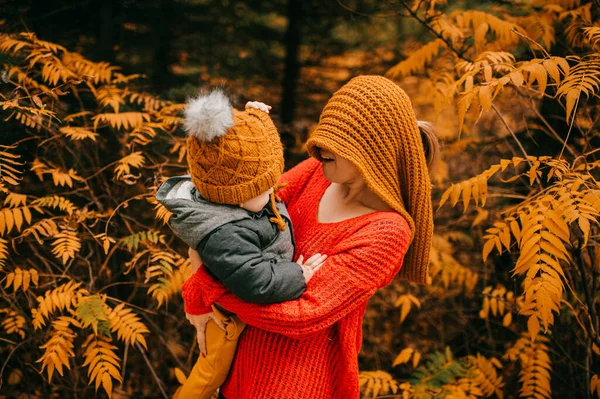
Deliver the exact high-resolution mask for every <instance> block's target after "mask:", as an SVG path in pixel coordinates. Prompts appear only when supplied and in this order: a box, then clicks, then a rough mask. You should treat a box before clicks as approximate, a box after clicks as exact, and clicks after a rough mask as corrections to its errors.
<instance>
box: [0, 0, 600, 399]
mask: <svg viewBox="0 0 600 399" xmlns="http://www.w3.org/2000/svg"><path fill="white" fill-rule="evenodd" d="M502 4H504V3H502ZM397 7H398V11H399V12H403V13H405V14H406V15H407V16H409V17H410V18H411V20H412V21H413V22H414V23H417V24H419V25H420V26H422V27H423V28H424V29H426V30H427V31H428V32H429V36H428V37H429V39H430V40H428V41H425V42H424V43H420V42H416V41H415V40H414V39H410V40H409V41H407V42H406V43H405V45H404V46H403V48H405V49H407V50H405V54H403V55H404V57H403V60H401V61H400V60H399V62H398V63H397V64H396V65H394V66H392V67H391V68H389V70H388V71H387V76H388V77H390V78H392V79H394V80H396V81H398V83H399V84H400V85H401V86H402V87H405V88H406V89H407V91H408V92H409V94H410V95H411V98H412V99H413V102H414V104H415V107H416V109H417V113H418V114H419V115H420V117H422V118H427V119H431V120H433V121H434V122H435V123H436V125H437V126H438V128H439V130H440V135H441V137H442V138H443V140H444V142H445V145H446V146H445V151H444V152H445V160H444V161H443V162H442V164H441V165H440V167H439V169H438V171H437V172H436V174H435V175H434V176H433V177H434V179H433V180H434V181H435V183H436V188H437V191H436V194H435V197H434V205H435V206H436V208H437V212H436V235H435V236H434V245H433V250H432V253H431V266H430V274H431V277H432V284H431V285H429V286H426V287H418V286H415V285H411V284H409V283H407V282H404V281H394V282H392V284H391V285H390V286H389V287H387V288H385V289H383V290H381V291H380V292H378V293H377V294H376V295H375V297H374V298H373V300H372V301H371V304H370V306H369V308H368V309H367V312H366V315H365V327H364V332H365V334H364V335H365V337H364V338H365V342H364V346H363V351H362V353H361V366H362V368H363V371H362V372H361V380H360V381H361V386H362V391H363V394H364V397H366V398H375V397H378V396H382V397H398V398H442V397H447V398H488V397H498V398H500V397H504V396H505V395H508V396H509V397H523V398H528V397H535V398H550V397H599V398H600V377H599V375H600V369H599V367H600V300H599V299H598V298H599V295H598V293H599V292H600V279H599V277H600V247H599V243H598V231H599V230H598V220H599V219H600V184H599V183H598V181H597V178H598V172H599V169H600V160H598V158H597V147H598V141H599V135H598V131H597V124H598V116H599V113H598V110H599V108H598V102H597V96H598V92H599V91H600V47H599V46H600V27H598V26H595V24H594V22H593V21H594V19H593V18H592V15H593V13H594V12H598V10H596V9H595V8H594V7H595V6H594V2H591V1H590V2H585V1H580V0H553V1H533V2H529V3H526V4H525V3H524V4H520V3H519V4H517V3H514V4H511V6H510V7H508V6H504V5H495V6H492V7H487V8H485V9H483V8H482V9H477V10H475V9H472V10H462V9H454V8H450V7H448V6H447V5H446V4H445V2H444V1H434V0H432V1H419V2H414V3H413V2H404V1H401V2H398V4H397ZM559 43H560V46H558V44H559ZM554 50H556V53H553V51H554ZM0 52H1V53H2V54H3V55H5V56H6V61H5V64H4V66H3V72H2V82H3V83H2V86H0V87H1V90H0V95H1V98H0V107H1V108H2V111H0V112H1V114H2V117H3V120H4V122H3V123H4V127H3V131H4V132H6V133H4V134H5V135H7V137H8V138H9V139H10V143H4V144H2V145H0V168H1V177H2V180H1V182H0V191H1V192H2V197H3V198H4V201H3V202H2V203H3V207H2V209H0V278H1V279H2V286H1V288H0V290H1V291H0V292H1V294H2V295H1V298H0V353H1V354H2V355H1V356H0V358H2V359H4V360H2V361H0V362H1V363H2V365H0V384H2V385H0V388H1V389H2V390H4V389H7V392H10V393H15V392H20V391H24V388H23V387H24V386H25V385H24V384H27V385H28V387H29V388H28V389H29V390H28V391H27V392H28V394H30V395H32V396H36V397H46V396H49V395H56V396H59V397H62V396H63V395H64V394H65V392H73V391H76V392H78V393H79V395H80V396H84V397H87V396H90V395H92V392H100V395H103V393H102V392H105V393H106V394H108V396H111V395H112V396H113V397H116V396H119V397H139V396H143V395H148V396H153V395H154V396H158V394H156V392H157V390H156V386H157V384H158V387H159V389H158V391H160V392H161V394H162V395H163V396H164V395H168V394H169V393H171V392H172V391H173V389H174V388H175V386H176V385H177V384H178V382H177V380H179V381H180V380H181V379H182V378H183V373H182V371H181V369H186V368H187V369H188V370H189V366H190V364H191V363H190V361H191V360H190V358H188V359H187V360H186V359H185V358H186V357H188V356H187V352H188V350H187V348H192V345H193V339H192V338H191V337H192V334H191V327H188V326H186V324H185V323H186V322H185V318H184V317H183V310H182V307H181V301H180V299H179V298H178V296H179V291H180V287H181V284H182V283H183V281H185V279H186V278H187V277H188V276H189V274H190V270H189V262H188V260H187V259H186V258H185V254H186V252H185V248H184V247H183V246H182V243H181V242H179V241H178V240H176V239H175V238H174V237H173V235H172V234H170V232H169V229H168V227H167V226H166V225H165V224H166V223H167V222H168V219H169V217H170V215H169V213H168V211H166V209H164V208H163V207H161V206H160V205H159V204H158V203H156V201H155V200H154V194H155V192H156V188H157V187H158V185H159V184H160V183H161V182H162V181H163V179H164V178H165V177H166V176H171V175H175V174H183V173H185V162H184V159H185V145H184V140H185V139H184V137H183V134H182V132H181V129H180V127H179V126H180V122H181V114H180V111H181V110H182V108H183V106H184V105H183V104H180V103H174V102H170V101H165V100H162V99H160V98H158V97H156V96H153V95H150V94H148V93H145V92H144V91H142V90H140V89H139V86H138V84H137V82H138V81H139V80H140V79H143V77H142V76H140V75H126V74H123V73H122V72H121V71H120V69H119V68H117V67H115V66H113V65H110V64H108V63H105V62H91V61H89V60H88V59H86V58H84V57H83V56H82V55H80V54H78V53H74V52H70V51H69V50H68V49H66V48H64V47H61V46H60V45H58V44H54V43H49V42H46V41H43V40H40V39H39V38H37V37H36V36H35V35H34V34H32V33H21V34H17V35H11V36H8V35H7V36H2V37H0ZM415 87H416V88H417V89H415ZM259 100H260V99H259ZM482 153H485V154H486V155H485V156H480V154H482ZM474 159H477V162H473V160H474ZM474 165H476V166H477V169H475V168H473V166H474ZM181 326H186V327H185V328H187V329H190V330H189V331H190V333H189V335H188V336H185V334H184V335H183V336H182V335H180V334H179V332H177V330H178V329H179V328H180V327H181ZM174 334H175V335H176V336H177V337H178V338H179V337H187V339H188V341H189V342H186V343H185V345H186V349H185V350H184V351H179V352H178V351H177V350H174V349H173V348H174V347H175V346H176V345H175V344H173V343H172V342H171V341H170V340H169V337H170V336H172V335H174ZM159 353H167V354H168V355H167V356H168V358H169V360H168V362H163V364H157V363H159V362H160V358H159V355H158V354H159ZM132 358H133V359H136V361H135V362H134V364H136V365H135V366H132V365H131V363H132V361H131V359H132ZM184 363H185V364H184ZM128 365H129V366H128ZM140 370H141V371H140ZM38 373H39V374H38ZM130 375H131V376H130ZM46 382H49V384H48V383H46ZM165 382H166V383H169V384H171V386H170V387H167V386H165ZM141 385H144V386H146V387H145V388H144V387H142V386H141ZM570 395H574V396H570ZM0 397H1V396H0Z"/></svg>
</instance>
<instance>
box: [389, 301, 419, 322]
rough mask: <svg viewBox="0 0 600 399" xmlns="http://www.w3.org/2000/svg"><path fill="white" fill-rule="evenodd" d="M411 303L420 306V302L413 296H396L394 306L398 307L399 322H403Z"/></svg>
mask: <svg viewBox="0 0 600 399" xmlns="http://www.w3.org/2000/svg"><path fill="white" fill-rule="evenodd" d="M413 305H414V306H416V307H417V308H419V309H420V308H421V302H420V301H419V300H418V299H417V298H416V297H415V296H413V295H411V294H404V295H400V296H399V297H398V299H397V300H396V302H395V303H394V307H396V308H398V307H399V308H400V324H402V323H403V322H404V320H405V319H406V316H408V313H409V312H410V309H411V308H412V306H413Z"/></svg>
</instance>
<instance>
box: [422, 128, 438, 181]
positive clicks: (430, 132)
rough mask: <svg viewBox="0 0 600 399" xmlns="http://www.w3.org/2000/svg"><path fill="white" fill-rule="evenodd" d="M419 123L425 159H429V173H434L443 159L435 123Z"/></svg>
mask: <svg viewBox="0 0 600 399" xmlns="http://www.w3.org/2000/svg"><path fill="white" fill-rule="evenodd" d="M417 125H418V126H419V130H420V131H421V140H422V141H423V147H424V148H425V159H427V167H428V168H429V175H432V174H433V173H434V172H435V170H436V168H437V166H438V163H439V162H440V160H441V151H440V140H439V138H438V134H437V130H436V128H435V126H433V123H431V122H427V121H417Z"/></svg>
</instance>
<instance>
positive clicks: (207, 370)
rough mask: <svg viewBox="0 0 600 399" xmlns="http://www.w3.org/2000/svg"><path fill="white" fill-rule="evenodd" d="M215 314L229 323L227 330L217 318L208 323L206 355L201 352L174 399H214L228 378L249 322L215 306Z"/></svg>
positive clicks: (226, 326)
mask: <svg viewBox="0 0 600 399" xmlns="http://www.w3.org/2000/svg"><path fill="white" fill-rule="evenodd" d="M213 312H214V314H215V317H218V318H219V319H220V320H221V321H222V322H223V324H225V331H223V330H221V329H220V328H219V326H217V324H216V323H215V322H214V321H213V320H209V321H208V323H207V324H206V356H204V355H203V354H202V353H200V356H199V357H198V360H197V361H196V364H195V365H194V368H193V369H192V371H191V373H190V375H189V376H188V378H187V380H186V381H185V383H184V384H183V385H182V386H181V387H180V388H179V389H178V390H177V391H176V392H175V395H173V399H210V398H211V397H212V396H213V395H214V393H215V392H216V390H217V388H219V387H220V386H221V385H222V384H223V383H224V382H225V379H226V378H227V375H228V374H229V369H230V368H231V363H232V362H233V356H234V355H235V350H236V348H237V343H238V340H239V338H240V334H241V333H242V331H244V328H245V327H246V323H244V322H243V321H242V320H240V318H239V317H237V316H236V315H226V314H225V313H223V312H221V311H220V310H219V309H218V308H217V307H215V306H213Z"/></svg>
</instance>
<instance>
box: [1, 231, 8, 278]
mask: <svg viewBox="0 0 600 399" xmlns="http://www.w3.org/2000/svg"><path fill="white" fill-rule="evenodd" d="M6 259H8V241H6V240H5V239H4V238H1V237H0V271H1V270H3V269H4V266H5V264H6Z"/></svg>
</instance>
